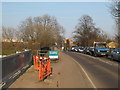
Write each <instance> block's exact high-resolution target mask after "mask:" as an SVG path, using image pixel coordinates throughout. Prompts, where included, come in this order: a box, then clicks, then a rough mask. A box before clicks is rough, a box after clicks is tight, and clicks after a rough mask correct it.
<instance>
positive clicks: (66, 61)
mask: <svg viewBox="0 0 120 90" xmlns="http://www.w3.org/2000/svg"><path fill="white" fill-rule="evenodd" d="M51 65H52V67H53V74H52V76H50V77H48V78H47V79H45V80H44V81H38V72H37V71H36V70H35V69H34V67H33V66H31V67H30V68H29V69H28V70H27V71H26V72H25V73H24V74H23V75H22V76H20V77H19V78H18V79H17V80H16V81H15V82H14V83H13V84H12V85H11V86H10V87H9V88H93V86H92V85H91V83H90V82H89V80H88V78H87V77H86V75H85V74H84V72H83V70H82V69H81V68H80V65H79V64H78V63H76V62H75V60H74V59H72V58H71V57H70V56H68V55H66V54H64V53H62V52H60V60H59V62H57V63H52V64H51Z"/></svg>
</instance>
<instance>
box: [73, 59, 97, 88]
mask: <svg viewBox="0 0 120 90" xmlns="http://www.w3.org/2000/svg"><path fill="white" fill-rule="evenodd" d="M73 60H74V59H73ZM74 61H75V60H74ZM75 62H76V63H77V64H78V65H79V66H80V68H81V69H82V71H83V72H84V73H85V75H86V76H87V78H88V80H89V81H90V83H91V84H92V86H93V88H96V86H95V84H94V83H93V82H92V80H91V79H90V77H89V76H88V74H87V73H86V71H85V69H84V68H83V67H82V66H81V65H80V64H79V63H78V62H77V61H75ZM96 89H97V88H96Z"/></svg>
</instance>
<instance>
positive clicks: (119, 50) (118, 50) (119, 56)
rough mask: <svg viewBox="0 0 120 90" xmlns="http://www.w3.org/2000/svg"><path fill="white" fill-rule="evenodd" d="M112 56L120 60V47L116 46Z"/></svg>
mask: <svg viewBox="0 0 120 90" xmlns="http://www.w3.org/2000/svg"><path fill="white" fill-rule="evenodd" d="M111 58H112V59H114V60H118V61H120V48H116V49H114V50H113V51H112V52H111Z"/></svg>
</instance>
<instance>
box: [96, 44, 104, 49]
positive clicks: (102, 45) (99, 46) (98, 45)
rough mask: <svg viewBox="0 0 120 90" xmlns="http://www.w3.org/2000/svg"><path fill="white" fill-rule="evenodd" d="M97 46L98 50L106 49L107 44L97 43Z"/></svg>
mask: <svg viewBox="0 0 120 90" xmlns="http://www.w3.org/2000/svg"><path fill="white" fill-rule="evenodd" d="M95 46H96V47H98V48H106V44H103V43H97V44H96V45H95Z"/></svg>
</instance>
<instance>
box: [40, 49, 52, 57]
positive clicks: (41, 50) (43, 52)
mask: <svg viewBox="0 0 120 90" xmlns="http://www.w3.org/2000/svg"><path fill="white" fill-rule="evenodd" d="M50 50H51V49H50V48H49V47H42V48H40V52H39V55H40V56H45V55H46V54H48V52H49V51H50Z"/></svg>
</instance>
